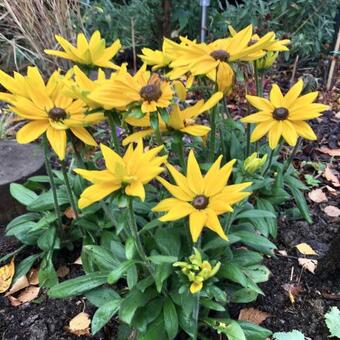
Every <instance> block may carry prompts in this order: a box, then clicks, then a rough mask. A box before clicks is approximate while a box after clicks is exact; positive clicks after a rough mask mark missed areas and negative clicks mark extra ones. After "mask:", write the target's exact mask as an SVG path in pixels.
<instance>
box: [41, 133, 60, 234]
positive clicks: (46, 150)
mask: <svg viewBox="0 0 340 340" xmlns="http://www.w3.org/2000/svg"><path fill="white" fill-rule="evenodd" d="M43 145H44V156H45V167H46V172H47V175H48V177H49V179H50V185H51V190H52V195H53V205H54V211H55V214H56V215H57V218H58V226H59V233H60V235H62V234H63V223H62V220H61V212H60V208H59V204H58V197H57V188H56V185H55V182H54V178H53V173H52V168H51V163H50V160H49V148H48V141H47V136H46V134H44V136H43Z"/></svg>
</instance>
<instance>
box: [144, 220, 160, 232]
mask: <svg viewBox="0 0 340 340" xmlns="http://www.w3.org/2000/svg"><path fill="white" fill-rule="evenodd" d="M162 223H163V222H161V221H160V220H159V219H158V218H156V219H154V220H152V221H150V222H149V223H147V224H145V226H144V227H143V228H142V229H141V230H140V231H139V233H140V234H141V233H144V232H145V231H148V230H151V229H154V228H157V227H158V226H160V225H161V224H162Z"/></svg>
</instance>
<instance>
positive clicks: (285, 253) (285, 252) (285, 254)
mask: <svg viewBox="0 0 340 340" xmlns="http://www.w3.org/2000/svg"><path fill="white" fill-rule="evenodd" d="M277 252H278V253H279V254H280V255H281V256H284V257H287V256H288V254H287V250H277Z"/></svg>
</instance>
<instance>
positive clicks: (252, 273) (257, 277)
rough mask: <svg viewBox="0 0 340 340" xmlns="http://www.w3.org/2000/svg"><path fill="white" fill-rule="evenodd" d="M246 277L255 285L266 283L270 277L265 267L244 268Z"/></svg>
mask: <svg viewBox="0 0 340 340" xmlns="http://www.w3.org/2000/svg"><path fill="white" fill-rule="evenodd" d="M244 269H245V273H246V275H247V276H248V277H249V278H251V279H252V280H253V281H254V282H255V283H260V282H266V281H268V279H269V276H270V270H269V269H268V268H267V267H266V266H262V265H254V266H249V267H246V268H244Z"/></svg>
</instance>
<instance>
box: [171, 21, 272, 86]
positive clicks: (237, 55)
mask: <svg viewBox="0 0 340 340" xmlns="http://www.w3.org/2000/svg"><path fill="white" fill-rule="evenodd" d="M252 31H253V29H252V25H249V26H248V27H246V28H245V29H243V30H242V31H240V32H238V33H237V34H236V35H235V36H233V37H231V38H225V39H218V40H215V41H213V42H212V43H210V44H205V43H200V44H190V45H187V46H182V47H181V50H180V51H179V56H178V58H176V60H175V61H173V62H172V63H171V64H170V66H171V67H173V68H175V69H176V68H180V69H181V68H184V69H187V70H189V71H190V72H191V73H192V74H193V75H199V74H206V75H207V76H208V77H209V78H210V79H211V80H213V81H216V72H222V71H223V72H225V69H226V68H228V69H229V70H228V72H229V73H230V72H232V70H231V68H230V66H229V63H231V62H235V61H237V60H241V61H242V60H255V59H258V58H260V57H262V56H263V55H264V54H265V52H264V51H263V48H264V47H266V46H267V45H268V43H269V41H270V40H271V39H272V38H273V36H274V33H273V32H270V33H267V34H266V35H265V36H264V37H263V38H261V39H260V40H259V41H257V42H256V43H254V44H253V45H251V46H248V43H249V42H250V40H251V37H252ZM221 65H223V67H224V69H223V70H222V68H221Z"/></svg>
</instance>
